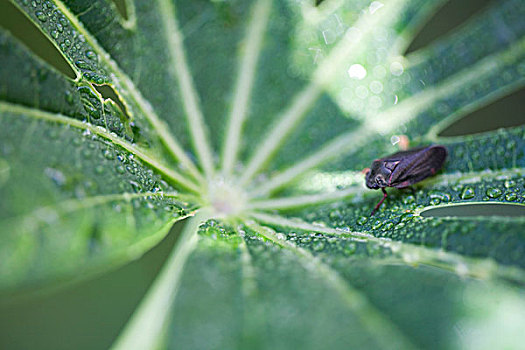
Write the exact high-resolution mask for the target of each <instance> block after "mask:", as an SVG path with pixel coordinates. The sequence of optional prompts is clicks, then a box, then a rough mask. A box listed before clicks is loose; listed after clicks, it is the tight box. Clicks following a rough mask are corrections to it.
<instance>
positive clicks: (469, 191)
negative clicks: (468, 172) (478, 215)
mask: <svg viewBox="0 0 525 350" xmlns="http://www.w3.org/2000/svg"><path fill="white" fill-rule="evenodd" d="M475 195H476V191H474V189H473V188H472V187H470V186H465V188H463V191H461V194H460V195H459V196H460V197H461V199H471V198H474V196H475Z"/></svg>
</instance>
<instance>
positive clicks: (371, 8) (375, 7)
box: [368, 1, 385, 14]
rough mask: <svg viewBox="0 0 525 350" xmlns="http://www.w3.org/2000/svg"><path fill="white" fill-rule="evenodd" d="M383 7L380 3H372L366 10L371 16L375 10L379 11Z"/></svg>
mask: <svg viewBox="0 0 525 350" xmlns="http://www.w3.org/2000/svg"><path fill="white" fill-rule="evenodd" d="M383 6H385V5H384V4H383V3H382V2H381V1H372V3H371V4H370V6H369V7H368V10H369V11H370V13H371V14H374V13H375V12H376V11H377V10H379V9H380V8H381V7H383Z"/></svg>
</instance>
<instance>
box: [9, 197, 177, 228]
mask: <svg viewBox="0 0 525 350" xmlns="http://www.w3.org/2000/svg"><path fill="white" fill-rule="evenodd" d="M147 197H170V198H177V199H180V196H178V194H176V193H161V192H142V193H116V194H106V195H97V196H91V197H86V198H82V199H68V200H65V201H61V202H57V203H55V204H54V205H49V206H44V207H39V208H36V209H35V210H32V211H31V212H29V213H26V214H22V215H20V216H15V217H10V218H7V219H6V220H5V221H4V224H3V225H8V224H11V223H13V222H22V223H24V224H27V225H29V226H30V227H31V228H34V229H36V228H37V227H38V218H44V217H46V216H47V215H46V214H48V213H49V211H50V210H58V211H60V212H61V213H63V214H67V213H73V212H76V211H79V210H83V209H87V208H92V207H96V206H99V205H104V204H107V203H111V202H116V201H126V202H129V201H131V200H132V199H134V198H147ZM41 214H42V215H41Z"/></svg>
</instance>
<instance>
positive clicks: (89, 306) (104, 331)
mask: <svg viewBox="0 0 525 350" xmlns="http://www.w3.org/2000/svg"><path fill="white" fill-rule="evenodd" d="M489 2H490V1H489V0H451V1H449V2H448V3H447V4H446V5H445V6H444V7H443V8H442V9H441V10H440V11H439V12H438V13H436V14H435V15H434V17H433V18H432V19H430V21H429V22H428V23H427V24H426V25H425V26H424V28H422V30H421V32H420V33H419V35H418V36H417V37H416V39H415V40H414V41H413V42H412V44H411V45H410V47H409V48H408V50H407V52H412V51H415V50H417V49H419V48H422V47H424V46H425V45H427V44H428V43H430V42H432V41H434V40H436V39H437V38H439V37H440V36H443V35H445V34H446V33H448V32H449V31H451V30H452V29H454V28H455V27H457V26H459V25H461V23H462V22H464V21H465V20H466V19H468V18H469V17H470V16H472V15H473V14H475V13H476V12H478V11H480V10H482V9H483V8H484V7H485V6H487V4H488V3H489ZM117 6H118V7H119V9H120V10H121V11H124V12H125V8H124V6H123V2H122V1H118V2H117ZM0 26H1V27H3V28H7V29H8V30H9V31H11V32H12V33H13V34H14V35H15V36H16V37H18V38H19V39H20V40H22V41H23V42H24V43H25V44H26V45H27V46H28V47H30V48H31V49H32V50H33V51H34V52H35V53H36V54H37V55H38V56H40V57H41V58H43V59H44V60H46V61H47V62H49V63H50V64H52V65H53V66H54V67H55V68H57V69H58V70H60V71H62V72H63V73H64V74H66V75H68V76H69V77H71V78H74V75H73V72H72V70H71V69H70V68H69V66H68V64H67V63H66V62H65V60H64V59H63V58H62V57H61V56H60V54H59V53H58V51H57V50H56V49H55V48H54V47H53V46H52V45H51V44H50V43H49V42H48V41H47V39H46V38H45V37H43V35H42V34H41V33H40V32H39V31H38V30H37V29H36V28H35V27H34V26H33V25H32V24H31V23H30V22H29V21H28V20H27V19H26V18H25V17H24V16H23V15H22V14H20V13H19V12H18V10H17V9H16V8H15V7H14V6H13V5H11V4H9V3H8V1H7V0H0ZM233 54H234V53H232V55H233ZM232 58H233V57H232ZM13 74H16V72H13ZM102 93H103V94H104V93H105V92H102ZM106 97H108V98H111V96H110V95H106ZM524 107H525V89H522V90H520V91H518V92H516V93H514V94H512V95H510V96H507V97H506V98H503V99H501V100H500V101H497V102H495V103H493V104H492V105H489V106H486V107H485V108H482V109H481V110H479V111H476V112H475V113H472V114H471V115H468V116H467V117H465V118H463V119H462V120H460V121H458V122H457V123H455V124H454V125H451V126H450V127H448V128H447V129H446V130H444V131H443V132H442V133H441V135H442V136H456V135H462V134H470V133H476V132H482V131H487V130H492V129H495V128H498V127H508V126H515V125H520V124H523V123H524V121H525V116H524V112H525V108H524ZM496 115H497V118H495V117H494V116H496ZM474 121H475V122H474ZM0 200H1V199H0ZM472 207H474V206H462V208H461V210H460V211H458V209H454V211H453V214H454V215H457V214H461V213H464V214H465V213H467V212H468V213H469V214H468V215H472V213H471V211H469V210H472ZM493 207H496V205H493V206H485V207H484V208H474V209H475V210H478V211H476V213H477V214H482V215H483V213H489V214H492V215H494V213H495V212H494V208H493ZM497 207H499V208H500V209H501V208H503V211H504V212H506V213H510V214H512V213H514V215H524V213H523V208H520V209H516V210H514V211H513V210H511V209H512V208H510V209H509V208H504V206H497ZM443 210H444V209H440V212H437V211H436V212H435V213H434V214H435V215H440V216H442V215H450V212H446V211H443ZM479 210H482V212H480V211H479ZM427 214H428V212H427ZM182 226H183V223H179V224H176V225H175V226H174V227H173V229H172V230H171V232H170V234H169V235H168V236H167V237H166V238H165V239H164V240H163V241H162V242H161V243H160V244H159V245H158V246H157V247H156V248H154V249H153V250H151V251H150V252H149V253H147V254H146V255H144V256H143V257H142V258H141V259H139V260H137V261H134V262H132V263H130V264H128V265H126V266H124V267H121V268H119V269H117V270H115V271H112V272H110V273H107V274H105V275H103V276H99V277H96V278H93V279H91V280H88V281H84V282H79V283H76V284H73V285H69V286H65V287H62V288H60V289H57V290H55V289H52V288H50V286H43V287H42V286H34V287H28V288H27V290H24V291H16V293H14V292H12V293H4V294H0V349H44V350H45V349H53V350H58V349H106V348H108V347H109V346H110V345H111V343H112V341H113V339H114V338H115V337H116V335H117V334H118V333H119V331H120V330H121V329H122V327H123V326H124V325H125V322H126V320H127V319H128V318H129V316H130V315H131V314H132V312H133V310H134V308H135V307H136V305H137V304H138V303H139V301H140V299H141V298H142V296H143V295H144V293H145V292H146V291H147V288H148V286H149V285H150V284H151V282H152V281H153V279H154V278H155V275H156V274H157V273H158V271H159V269H160V268H161V266H162V263H163V261H164V260H165V259H166V257H167V255H168V253H169V251H170V250H171V248H172V247H173V245H174V244H175V242H176V239H177V236H178V234H179V232H180V229H181V227H182ZM0 263H1V262H0Z"/></svg>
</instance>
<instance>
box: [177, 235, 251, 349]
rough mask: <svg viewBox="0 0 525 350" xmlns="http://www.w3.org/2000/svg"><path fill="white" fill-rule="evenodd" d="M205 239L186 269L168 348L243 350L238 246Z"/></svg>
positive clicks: (240, 270)
mask: <svg viewBox="0 0 525 350" xmlns="http://www.w3.org/2000/svg"><path fill="white" fill-rule="evenodd" d="M204 230H207V231H209V229H204ZM203 235H204V236H203V237H201V238H200V239H199V242H198V247H197V249H196V250H195V251H194V252H193V253H192V255H191V256H190V257H189V259H188V261H187V262H186V264H185V265H184V274H183V276H182V279H181V282H180V288H179V291H178V293H177V298H176V300H175V305H174V309H173V312H172V315H173V318H172V322H171V325H170V329H169V331H168V334H169V336H168V338H169V340H168V344H169V345H168V348H169V349H181V348H184V349H212V348H216V349H236V348H241V344H242V333H243V317H242V315H243V308H244V301H243V295H242V265H241V257H240V252H239V250H238V248H237V246H238V242H235V240H233V241H230V240H227V239H225V238H224V237H222V238H221V237H215V239H213V238H212V237H211V236H207V233H204V234H203ZM210 235H213V233H210ZM237 237H238V236H237Z"/></svg>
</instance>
